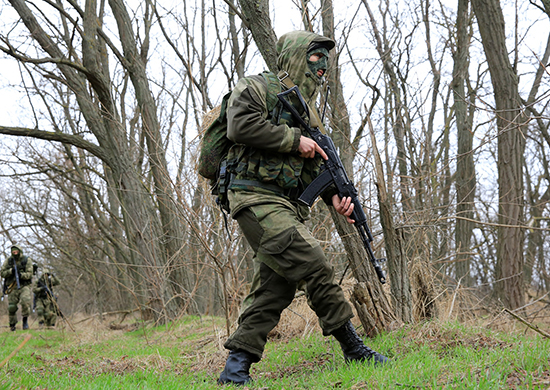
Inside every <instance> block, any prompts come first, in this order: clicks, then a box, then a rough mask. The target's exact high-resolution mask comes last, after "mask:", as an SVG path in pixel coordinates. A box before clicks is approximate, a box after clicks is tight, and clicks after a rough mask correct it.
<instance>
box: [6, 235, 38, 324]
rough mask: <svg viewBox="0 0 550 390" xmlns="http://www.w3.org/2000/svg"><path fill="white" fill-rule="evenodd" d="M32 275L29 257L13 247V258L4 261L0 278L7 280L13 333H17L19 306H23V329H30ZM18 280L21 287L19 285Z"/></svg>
mask: <svg viewBox="0 0 550 390" xmlns="http://www.w3.org/2000/svg"><path fill="white" fill-rule="evenodd" d="M16 269H17V271H16ZM16 273H17V274H16ZM32 275H33V266H32V262H31V261H30V260H29V258H28V257H27V256H23V251H22V250H21V248H20V247H19V246H17V245H12V247H11V256H10V257H8V258H7V259H6V261H4V264H3V265H2V269H1V270H0V276H2V277H3V278H4V279H5V286H6V293H7V294H8V313H9V322H10V329H11V330H12V331H15V326H16V325H17V305H19V304H20V305H21V316H22V318H23V329H24V330H25V329H29V324H28V317H29V314H30V313H31V284H32ZM18 280H19V286H18V285H17V281H18Z"/></svg>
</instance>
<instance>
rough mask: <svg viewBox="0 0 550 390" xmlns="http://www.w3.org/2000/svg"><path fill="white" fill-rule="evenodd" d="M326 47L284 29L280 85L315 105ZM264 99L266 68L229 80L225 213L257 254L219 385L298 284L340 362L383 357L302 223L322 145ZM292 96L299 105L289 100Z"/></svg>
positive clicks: (253, 355)
mask: <svg viewBox="0 0 550 390" xmlns="http://www.w3.org/2000/svg"><path fill="white" fill-rule="evenodd" d="M334 46H335V43H334V41H332V40H331V39H329V38H326V37H323V36H320V35H317V34H314V33H310V32H305V31H295V32H291V33H287V34H285V35H283V36H282V37H281V38H280V39H279V41H278V42H277V53H278V67H279V71H280V72H279V74H278V75H277V76H278V78H279V80H281V81H282V82H281V88H285V87H288V80H286V82H285V80H284V79H285V78H288V79H290V80H292V82H293V83H294V84H295V85H298V86H299V88H300V92H301V94H302V95H303V97H304V98H305V99H306V100H307V103H308V104H309V106H310V107H315V102H316V99H317V96H318V93H319V90H320V87H321V85H322V82H323V76H324V74H325V72H326V69H327V63H328V57H329V52H330V50H331V49H332V48H334ZM269 98H270V96H269V94H268V93H267V82H266V81H265V77H262V76H261V75H256V76H250V77H245V78H243V79H241V80H239V82H238V83H237V86H236V87H235V89H234V91H233V92H232V94H231V97H230V99H229V104H228V109H227V120H228V122H227V136H228V138H229V139H230V140H232V141H234V142H235V146H233V147H232V148H231V149H230V151H229V154H228V162H229V163H228V166H230V167H231V169H230V171H231V173H232V180H231V184H230V186H229V189H230V190H229V192H228V198H229V203H230V207H231V215H232V217H233V218H234V219H236V220H237V222H238V223H239V226H240V228H241V230H242V232H243V234H244V236H245V237H246V239H247V241H248V243H249V244H250V246H251V247H252V249H253V250H254V255H255V256H254V277H253V281H252V286H251V291H250V293H249V294H248V296H247V297H246V298H245V300H244V302H243V305H242V308H241V315H240V317H239V321H238V328H237V330H236V331H235V332H234V333H233V334H232V335H231V336H230V337H229V339H228V340H227V341H226V343H225V345H224V346H225V348H227V349H228V350H229V351H230V352H229V356H228V358H227V362H226V365H225V368H224V370H223V372H222V373H221V375H220V378H219V380H218V382H219V383H220V384H224V383H233V384H237V385H243V384H246V383H248V382H250V381H251V378H250V373H249V372H250V365H251V364H252V363H255V362H258V361H259V360H260V359H261V357H262V354H263V351H264V347H265V344H266V341H267V334H268V333H269V331H271V330H272V329H273V328H274V327H275V326H276V325H277V323H278V322H279V319H280V315H281V312H282V311H283V310H284V309H285V308H286V307H288V305H290V303H291V302H292V300H293V299H294V295H295V293H296V290H297V287H298V285H299V284H300V285H304V286H305V291H306V293H307V296H308V302H309V303H310V306H311V308H312V309H313V310H314V311H315V313H316V314H317V316H318V317H319V323H320V325H321V328H322V330H323V334H324V335H325V336H328V335H333V336H334V337H335V338H336V339H337V340H338V341H339V342H340V345H341V346H342V349H343V352H344V357H345V360H346V361H347V362H349V361H367V362H374V363H379V364H381V363H385V362H387V361H388V359H387V358H386V357H385V356H383V355H381V354H379V353H377V352H374V351H372V350H371V349H369V348H368V347H366V346H365V345H364V344H363V341H362V339H361V338H360V337H359V336H358V335H357V333H356V332H355V328H354V327H353V325H352V324H351V322H350V319H351V318H352V316H353V313H352V309H351V306H350V304H349V302H347V300H346V299H345V297H344V293H343V291H342V289H341V287H340V286H339V285H338V284H337V283H335V282H334V269H333V267H332V266H331V265H330V264H329V263H328V261H327V259H326V257H325V255H324V253H323V250H322V248H321V246H320V245H319V243H318V242H317V240H316V239H315V238H314V237H313V236H312V235H311V233H310V232H309V231H308V230H307V229H306V227H305V225H304V221H305V220H306V219H307V218H308V216H309V208H308V207H307V206H304V205H303V204H301V203H299V202H298V201H297V199H298V196H299V195H300V194H301V192H302V191H303V190H304V188H306V187H307V185H308V184H309V183H311V181H312V180H313V179H314V178H315V177H316V176H317V175H318V174H319V171H320V168H321V165H322V163H323V159H326V158H327V157H326V154H325V153H324V151H323V150H322V149H321V148H320V147H319V145H317V143H316V142H315V141H313V140H312V139H311V138H309V137H308V135H307V133H306V132H305V131H303V130H302V129H300V128H299V127H298V126H297V125H295V123H294V122H293V120H292V117H291V115H290V113H288V112H285V111H284V110H283V109H282V105H278V106H277V107H276V108H275V109H274V110H273V111H272V112H267V108H266V107H268V103H267V99H269ZM293 105H294V106H295V107H297V109H298V110H300V111H302V112H303V109H302V108H301V107H300V106H299V105H298V104H297V103H293ZM307 120H309V118H308V119H307ZM322 198H323V200H324V201H325V203H326V204H327V205H330V206H333V207H334V208H335V209H336V211H337V212H338V213H340V214H342V215H344V216H346V217H347V218H348V222H350V223H353V220H351V219H350V217H349V216H350V215H351V213H352V211H353V204H352V203H351V199H350V198H343V199H340V197H339V196H338V195H337V194H336V193H335V191H334V190H333V189H329V190H327V191H325V193H324V194H323V195H322Z"/></svg>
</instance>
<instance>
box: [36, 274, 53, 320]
mask: <svg viewBox="0 0 550 390" xmlns="http://www.w3.org/2000/svg"><path fill="white" fill-rule="evenodd" d="M58 285H59V279H57V278H56V277H55V275H54V274H53V273H51V272H49V271H46V272H44V273H43V274H42V276H40V278H38V280H37V281H36V285H35V287H34V288H33V290H32V291H33V292H34V303H35V306H36V314H37V315H38V324H39V325H45V326H52V327H53V326H55V321H56V320H57V312H58V307H57V296H56V295H55V293H54V291H53V287H54V286H58Z"/></svg>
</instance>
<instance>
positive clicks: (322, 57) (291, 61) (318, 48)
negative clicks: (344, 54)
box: [277, 31, 335, 100]
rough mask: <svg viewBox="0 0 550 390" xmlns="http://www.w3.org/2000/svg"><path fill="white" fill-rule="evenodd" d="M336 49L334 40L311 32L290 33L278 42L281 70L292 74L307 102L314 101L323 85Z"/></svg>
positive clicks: (278, 63)
mask: <svg viewBox="0 0 550 390" xmlns="http://www.w3.org/2000/svg"><path fill="white" fill-rule="evenodd" d="M334 46H335V43H334V41H333V40H332V39H330V38H327V37H323V36H321V35H317V34H315V33H311V32H308V31H292V32H289V33H286V34H284V35H282V36H281V38H279V41H278V42H277V54H278V55H279V57H278V59H277V66H278V67H279V70H282V71H286V72H287V73H288V74H289V77H290V78H291V80H292V81H293V82H294V83H295V84H296V85H298V86H299V87H300V91H301V92H302V95H303V96H304V97H305V98H306V99H308V100H312V98H315V97H316V95H317V92H318V91H319V87H320V86H321V84H322V82H323V76H324V75H325V74H326V71H327V68H328V59H329V52H330V50H331V49H332V48H334Z"/></svg>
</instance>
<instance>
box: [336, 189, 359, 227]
mask: <svg viewBox="0 0 550 390" xmlns="http://www.w3.org/2000/svg"><path fill="white" fill-rule="evenodd" d="M332 205H333V206H334V208H335V209H336V212H337V213H338V214H341V215H343V216H344V217H346V219H347V220H348V223H354V222H355V220H353V219H351V218H350V215H351V213H353V207H354V204H353V203H352V202H351V197H349V196H345V197H343V198H341V199H340V196H338V194H336V195H333V196H332Z"/></svg>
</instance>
